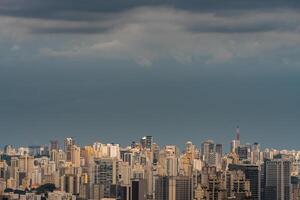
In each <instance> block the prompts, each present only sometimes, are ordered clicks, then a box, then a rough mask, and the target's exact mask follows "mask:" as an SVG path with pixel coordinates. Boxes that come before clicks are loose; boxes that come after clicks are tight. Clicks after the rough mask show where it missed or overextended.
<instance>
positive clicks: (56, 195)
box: [0, 129, 300, 200]
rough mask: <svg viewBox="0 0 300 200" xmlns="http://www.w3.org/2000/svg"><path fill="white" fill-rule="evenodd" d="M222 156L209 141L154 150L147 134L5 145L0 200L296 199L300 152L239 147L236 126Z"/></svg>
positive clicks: (299, 195) (299, 191)
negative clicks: (108, 140) (119, 139)
mask: <svg viewBox="0 0 300 200" xmlns="http://www.w3.org/2000/svg"><path fill="white" fill-rule="evenodd" d="M236 134H237V135H236V138H235V139H234V140H232V141H231V143H230V152H228V153H224V152H223V146H222V144H215V143H214V141H212V140H207V141H204V142H203V143H201V145H199V148H197V146H196V145H195V144H193V143H192V142H187V143H186V144H185V148H184V150H183V151H180V150H179V148H178V147H177V146H175V145H166V146H163V147H159V146H158V145H157V144H156V143H154V142H153V138H152V136H145V137H143V138H141V139H140V140H139V141H135V142H132V144H131V145H130V146H128V147H125V148H122V147H120V146H119V145H118V144H103V143H100V142H95V143H94V144H93V145H89V146H83V147H80V146H79V145H78V144H77V143H76V142H75V140H74V139H73V138H66V139H65V140H64V143H63V145H59V142H58V141H51V142H50V144H49V145H45V146H28V147H19V148H14V147H13V146H11V145H7V146H5V148H4V149H3V151H1V153H0V155H1V160H0V199H8V200H18V199H20V200H43V199H50V200H68V199H72V200H73V199H74V200H75V199H82V200H83V199H86V200H88V199H91V200H109V199H110V200H113V199H115V200H117V199H118V200H150V199H155V200H223V199H224V200H226V199H240V200H242V199H249V200H297V199H300V182H299V178H300V151H287V150H275V149H264V150H261V149H260V145H259V144H258V143H254V144H242V143H241V141H240V133H239V130H238V129H237V133H236Z"/></svg>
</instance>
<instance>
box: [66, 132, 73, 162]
mask: <svg viewBox="0 0 300 200" xmlns="http://www.w3.org/2000/svg"><path fill="white" fill-rule="evenodd" d="M73 145H75V140H74V139H73V138H66V139H65V141H64V150H65V153H66V160H67V161H69V162H72V146H73Z"/></svg>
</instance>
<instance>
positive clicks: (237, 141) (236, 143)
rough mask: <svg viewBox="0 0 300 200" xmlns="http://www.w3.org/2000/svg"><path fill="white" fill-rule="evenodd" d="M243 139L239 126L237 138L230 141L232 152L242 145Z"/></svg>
mask: <svg viewBox="0 0 300 200" xmlns="http://www.w3.org/2000/svg"><path fill="white" fill-rule="evenodd" d="M240 144H241V141H240V128H239V126H237V128H236V138H235V139H234V140H232V141H231V143H230V150H231V152H235V151H236V149H237V148H238V147H239V146H240Z"/></svg>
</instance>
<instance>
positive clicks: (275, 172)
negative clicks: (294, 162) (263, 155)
mask: <svg viewBox="0 0 300 200" xmlns="http://www.w3.org/2000/svg"><path fill="white" fill-rule="evenodd" d="M264 188H265V193H264V199H265V200H271V199H272V200H289V199H291V161H289V160H285V159H274V160H266V163H265V187H264Z"/></svg>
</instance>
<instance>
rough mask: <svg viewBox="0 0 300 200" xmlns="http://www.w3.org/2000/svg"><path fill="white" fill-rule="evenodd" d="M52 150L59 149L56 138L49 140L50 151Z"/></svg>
mask: <svg viewBox="0 0 300 200" xmlns="http://www.w3.org/2000/svg"><path fill="white" fill-rule="evenodd" d="M52 150H57V151H58V150H59V143H58V140H51V141H50V151H52Z"/></svg>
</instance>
